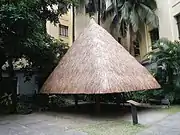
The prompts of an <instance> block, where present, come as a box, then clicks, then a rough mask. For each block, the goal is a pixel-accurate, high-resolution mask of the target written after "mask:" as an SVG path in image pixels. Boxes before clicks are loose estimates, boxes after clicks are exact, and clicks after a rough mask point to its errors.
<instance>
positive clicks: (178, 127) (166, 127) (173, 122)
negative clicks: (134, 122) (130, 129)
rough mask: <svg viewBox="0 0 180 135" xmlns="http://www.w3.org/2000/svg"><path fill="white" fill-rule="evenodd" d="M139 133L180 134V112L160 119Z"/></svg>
mask: <svg viewBox="0 0 180 135" xmlns="http://www.w3.org/2000/svg"><path fill="white" fill-rule="evenodd" d="M138 135H180V113H177V114H175V115H172V116H169V117H167V118H165V119H163V120H162V121H159V122H158V123H156V124H154V125H153V126H151V127H150V128H148V129H146V130H144V131H142V132H140V133H139V134H138Z"/></svg>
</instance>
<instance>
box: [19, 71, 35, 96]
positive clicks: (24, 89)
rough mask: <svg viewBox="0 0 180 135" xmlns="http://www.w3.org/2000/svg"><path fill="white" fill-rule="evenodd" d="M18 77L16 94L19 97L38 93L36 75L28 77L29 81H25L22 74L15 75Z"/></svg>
mask: <svg viewBox="0 0 180 135" xmlns="http://www.w3.org/2000/svg"><path fill="white" fill-rule="evenodd" d="M16 76H17V77H18V82H17V83H18V84H17V87H18V93H19V94H20V95H33V94H35V93H37V91H38V85H37V84H36V75H33V76H32V77H30V80H29V81H26V82H25V80H26V77H24V73H18V74H17V75H16Z"/></svg>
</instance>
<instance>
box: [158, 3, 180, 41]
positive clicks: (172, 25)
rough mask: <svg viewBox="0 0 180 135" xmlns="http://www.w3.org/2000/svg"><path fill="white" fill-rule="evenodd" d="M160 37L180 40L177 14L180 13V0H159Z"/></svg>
mask: <svg viewBox="0 0 180 135" xmlns="http://www.w3.org/2000/svg"><path fill="white" fill-rule="evenodd" d="M157 5H158V10H157V15H158V17H159V35H160V38H168V39H169V40H178V39H179V38H178V37H179V34H178V28H177V22H176V19H175V16H176V15H177V14H179V13H180V0H157Z"/></svg>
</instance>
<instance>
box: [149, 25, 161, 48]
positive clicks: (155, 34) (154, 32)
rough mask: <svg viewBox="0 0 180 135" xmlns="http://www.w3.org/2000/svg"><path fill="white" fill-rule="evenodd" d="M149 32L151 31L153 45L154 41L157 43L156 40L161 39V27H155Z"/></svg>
mask: <svg viewBox="0 0 180 135" xmlns="http://www.w3.org/2000/svg"><path fill="white" fill-rule="evenodd" d="M149 33H150V38H151V45H153V44H154V43H156V41H158V40H159V29H158V28H156V29H153V30H151V31H150V32H149ZM152 49H155V48H154V47H153V46H152Z"/></svg>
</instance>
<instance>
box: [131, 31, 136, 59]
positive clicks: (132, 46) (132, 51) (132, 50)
mask: <svg viewBox="0 0 180 135" xmlns="http://www.w3.org/2000/svg"><path fill="white" fill-rule="evenodd" d="M133 41H134V40H133V31H132V29H131V28H130V54H131V55H132V56H135V54H134V53H135V52H134V42H133Z"/></svg>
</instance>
